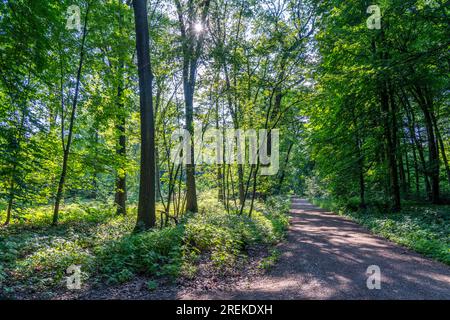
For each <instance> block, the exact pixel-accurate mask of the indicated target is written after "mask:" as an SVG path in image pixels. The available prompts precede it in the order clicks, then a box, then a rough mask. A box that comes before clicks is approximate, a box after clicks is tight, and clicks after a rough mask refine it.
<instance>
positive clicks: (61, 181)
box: [52, 3, 90, 225]
mask: <svg viewBox="0 0 450 320" xmlns="http://www.w3.org/2000/svg"><path fill="white" fill-rule="evenodd" d="M89 9H90V5H89V3H88V7H87V8H86V15H85V18H84V28H83V36H82V39H81V50H80V63H79V65H78V72H77V80H76V86H75V94H74V98H73V104H72V112H71V115H70V123H69V133H68V136H67V143H66V144H65V148H63V149H64V150H63V163H62V170H61V176H60V178H59V183H58V190H57V192H56V197H55V207H54V210H53V223H52V224H53V225H56V224H57V223H58V215H59V206H60V203H61V199H62V195H63V191H64V184H65V181H66V175H67V165H68V161H69V154H70V146H71V144H72V135H73V127H74V124H75V117H76V110H77V104H78V94H79V91H80V81H81V71H82V69H83V62H84V46H85V43H86V35H87V23H88V17H89ZM61 121H62V122H63V121H64V116H63V115H62V117H61ZM63 139H64V135H63Z"/></svg>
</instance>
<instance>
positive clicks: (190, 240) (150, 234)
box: [0, 195, 290, 297]
mask: <svg viewBox="0 0 450 320" xmlns="http://www.w3.org/2000/svg"><path fill="white" fill-rule="evenodd" d="M200 200H201V201H200V209H201V212H203V213H197V214H190V215H187V216H185V217H184V218H183V221H182V222H181V223H179V224H178V225H171V226H167V227H164V228H162V229H154V230H152V231H147V232H143V233H138V234H133V233H132V230H133V227H134V222H135V217H134V214H133V213H134V212H135V210H136V209H135V208H130V212H131V214H129V215H127V216H117V215H115V214H114V210H113V208H107V207H104V206H103V207H101V206H100V205H94V204H90V206H88V207H87V206H86V205H87V204H84V205H82V204H78V205H75V204H73V205H70V206H68V207H67V208H65V209H64V210H63V211H62V212H61V223H60V224H59V225H58V226H57V227H56V228H54V227H49V226H48V220H47V219H48V216H49V215H48V212H46V211H45V210H44V209H42V210H40V211H37V210H36V212H33V214H30V220H27V221H26V222H22V223H18V224H14V225H13V226H10V227H9V228H7V229H5V228H3V229H0V250H1V252H2V254H1V256H0V265H1V266H2V269H1V270H0V280H1V281H0V291H1V292H4V294H6V296H10V297H14V294H15V293H16V292H34V291H38V292H44V293H45V292H49V291H52V292H56V291H55V290H56V289H59V288H65V281H66V276H67V274H66V269H67V268H68V267H69V266H70V265H80V266H81V271H82V281H83V283H84V285H86V284H89V285H95V284H97V283H102V282H106V283H110V284H114V283H123V282H126V281H129V280H131V279H132V278H133V277H134V276H135V275H137V274H140V275H146V276H148V277H151V278H155V279H158V278H159V277H169V278H172V279H175V278H176V277H179V276H192V274H190V275H189V274H188V275H186V274H185V273H189V272H190V270H192V269H194V270H195V267H196V264H197V263H198V261H199V259H200V258H201V257H202V256H204V255H208V256H209V257H210V258H211V260H212V261H213V262H214V265H215V267H216V268H217V269H218V270H221V269H226V268H227V267H231V266H233V265H234V262H235V259H238V258H240V257H241V256H245V255H246V251H247V249H248V248H249V247H250V246H252V245H255V244H263V245H266V246H268V247H270V246H271V245H273V244H275V243H277V242H278V241H280V240H282V238H283V236H284V232H285V230H286V227H287V223H288V220H287V211H288V207H289V203H290V201H289V200H288V199H287V198H286V197H274V198H270V199H269V200H268V201H267V203H269V204H270V206H269V205H267V204H264V203H263V202H257V204H256V208H255V212H254V213H253V217H252V218H249V217H248V216H245V215H243V216H239V215H237V214H228V213H227V212H226V211H225V210H224V208H223V206H221V205H220V204H219V203H217V201H216V200H215V199H213V198H212V197H211V195H209V196H201V197H200ZM87 208H89V209H87ZM93 208H96V209H95V210H94V209H93ZM47 210H48V209H47ZM86 210H89V211H88V212H87V211H86ZM156 287H157V281H156V280H149V281H148V289H149V290H155V289H156Z"/></svg>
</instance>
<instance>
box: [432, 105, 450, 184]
mask: <svg viewBox="0 0 450 320" xmlns="http://www.w3.org/2000/svg"><path fill="white" fill-rule="evenodd" d="M431 118H432V120H433V125H434V129H435V132H436V137H437V141H438V142H439V147H440V148H439V149H440V150H441V155H442V161H443V162H444V167H445V172H446V173H447V180H448V185H449V187H450V167H449V164H448V159H447V155H446V154H445V147H444V141H443V140H442V136H441V133H440V131H439V127H438V124H437V120H436V116H435V115H434V114H433V113H431Z"/></svg>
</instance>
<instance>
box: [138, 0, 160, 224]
mask: <svg viewBox="0 0 450 320" xmlns="http://www.w3.org/2000/svg"><path fill="white" fill-rule="evenodd" d="M133 8H134V19H135V29H136V50H137V59H138V72H139V95H140V118H141V164H140V183H139V204H138V216H137V221H136V227H135V231H142V230H148V229H150V228H152V227H154V226H155V223H156V216H155V137H154V120H153V101H152V80H153V75H152V71H151V64H150V63H151V62H150V48H149V30H148V19H147V1H146V0H134V1H133Z"/></svg>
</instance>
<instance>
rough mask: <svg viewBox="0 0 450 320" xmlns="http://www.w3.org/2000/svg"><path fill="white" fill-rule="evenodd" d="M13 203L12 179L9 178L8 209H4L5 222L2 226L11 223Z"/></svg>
mask: <svg viewBox="0 0 450 320" xmlns="http://www.w3.org/2000/svg"><path fill="white" fill-rule="evenodd" d="M14 171H15V169H14ZM14 171H13V172H14ZM13 203H14V179H13V178H11V184H10V189H9V199H8V208H7V209H6V220H5V223H4V224H3V225H5V226H7V225H8V224H9V223H10V222H11V213H12V207H13Z"/></svg>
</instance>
